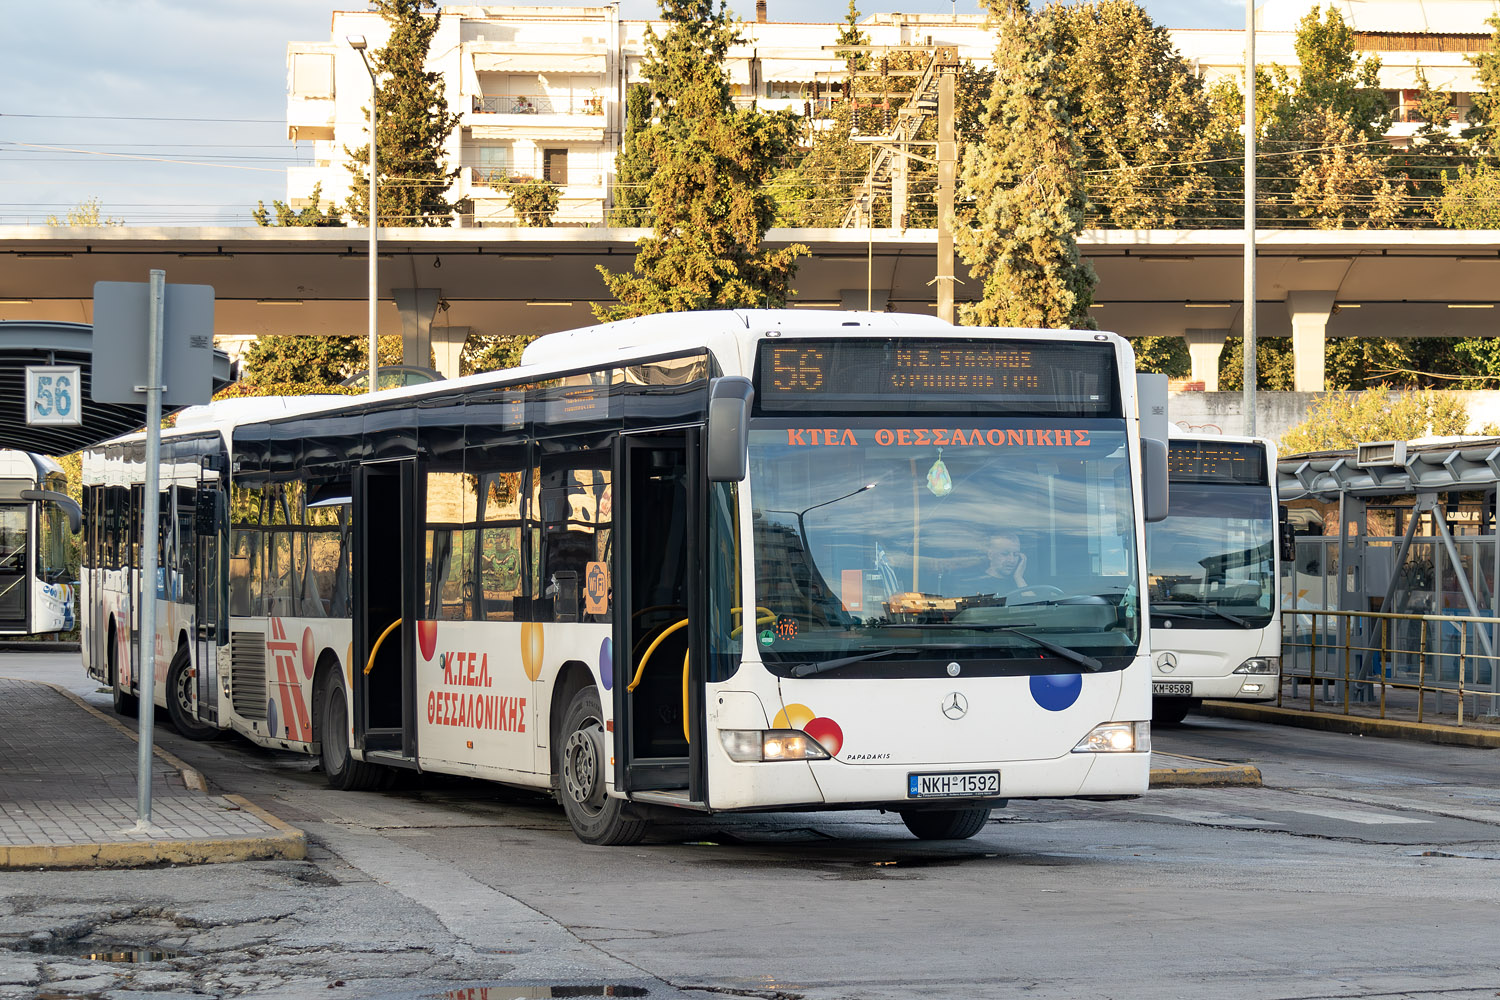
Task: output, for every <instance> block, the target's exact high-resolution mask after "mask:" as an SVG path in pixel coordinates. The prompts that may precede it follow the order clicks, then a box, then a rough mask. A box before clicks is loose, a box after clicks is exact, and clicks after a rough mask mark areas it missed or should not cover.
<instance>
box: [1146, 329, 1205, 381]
mask: <svg viewBox="0 0 1500 1000" xmlns="http://www.w3.org/2000/svg"><path fill="white" fill-rule="evenodd" d="M1130 346H1131V347H1133V348H1135V370H1136V371H1138V372H1149V373H1151V374H1154V375H1166V376H1168V377H1169V378H1183V377H1185V376H1187V375H1188V374H1190V373H1191V372H1192V370H1193V359H1192V357H1191V356H1190V355H1189V354H1188V348H1187V341H1186V340H1183V339H1182V338H1181V337H1136V338H1134V339H1133V340H1131V342H1130Z"/></svg>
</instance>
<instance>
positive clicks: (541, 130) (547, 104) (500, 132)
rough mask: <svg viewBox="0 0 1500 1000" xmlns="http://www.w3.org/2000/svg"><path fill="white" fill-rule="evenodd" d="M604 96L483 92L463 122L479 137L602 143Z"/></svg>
mask: <svg viewBox="0 0 1500 1000" xmlns="http://www.w3.org/2000/svg"><path fill="white" fill-rule="evenodd" d="M606 124H607V118H606V116H605V114H604V98H602V97H599V96H597V95H592V94H591V95H568V94H504V95H500V94H495V95H490V94H483V95H476V96H474V97H473V98H472V100H471V103H470V107H469V112H468V114H466V115H464V120H463V125H464V127H466V128H470V129H472V130H473V136H474V138H476V139H482V138H488V139H527V138H537V137H545V138H547V139H552V140H557V139H573V140H577V141H581V142H603V141H604V129H605V126H606Z"/></svg>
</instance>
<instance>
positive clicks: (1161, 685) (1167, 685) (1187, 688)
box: [1151, 681, 1193, 698]
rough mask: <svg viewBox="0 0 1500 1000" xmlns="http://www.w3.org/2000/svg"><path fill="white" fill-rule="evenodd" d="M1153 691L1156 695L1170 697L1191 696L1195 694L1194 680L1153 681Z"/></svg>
mask: <svg viewBox="0 0 1500 1000" xmlns="http://www.w3.org/2000/svg"><path fill="white" fill-rule="evenodd" d="M1151 693H1152V694H1154V695H1166V696H1167V697H1169V698H1191V697H1192V696H1193V682H1192V681H1152V682H1151Z"/></svg>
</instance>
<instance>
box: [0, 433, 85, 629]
mask: <svg viewBox="0 0 1500 1000" xmlns="http://www.w3.org/2000/svg"><path fill="white" fill-rule="evenodd" d="M66 485H67V477H66V476H65V475H64V474H63V470H62V466H60V465H58V464H57V463H56V462H54V461H53V460H52V459H50V458H48V457H46V456H45V455H34V454H32V453H31V452H27V451H15V450H12V449H8V448H7V449H3V450H0V635H35V634H38V633H42V632H66V631H69V630H70V629H72V628H73V623H74V620H75V615H76V611H77V606H78V582H77V580H75V579H74V575H73V572H72V571H71V570H70V569H69V567H68V535H69V533H70V530H71V532H72V533H76V532H77V531H78V529H79V509H78V505H77V504H76V503H74V502H73V501H72V500H71V499H70V498H69V497H68V495H67V493H66Z"/></svg>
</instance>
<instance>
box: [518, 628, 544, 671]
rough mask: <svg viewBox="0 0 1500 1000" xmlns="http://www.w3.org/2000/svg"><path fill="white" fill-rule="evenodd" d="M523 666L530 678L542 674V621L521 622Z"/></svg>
mask: <svg viewBox="0 0 1500 1000" xmlns="http://www.w3.org/2000/svg"><path fill="white" fill-rule="evenodd" d="M521 667H522V669H524V670H525V671H526V678H527V679H528V680H533V681H534V680H536V679H537V678H538V677H540V676H541V675H542V623H541V622H522V623H521Z"/></svg>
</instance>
